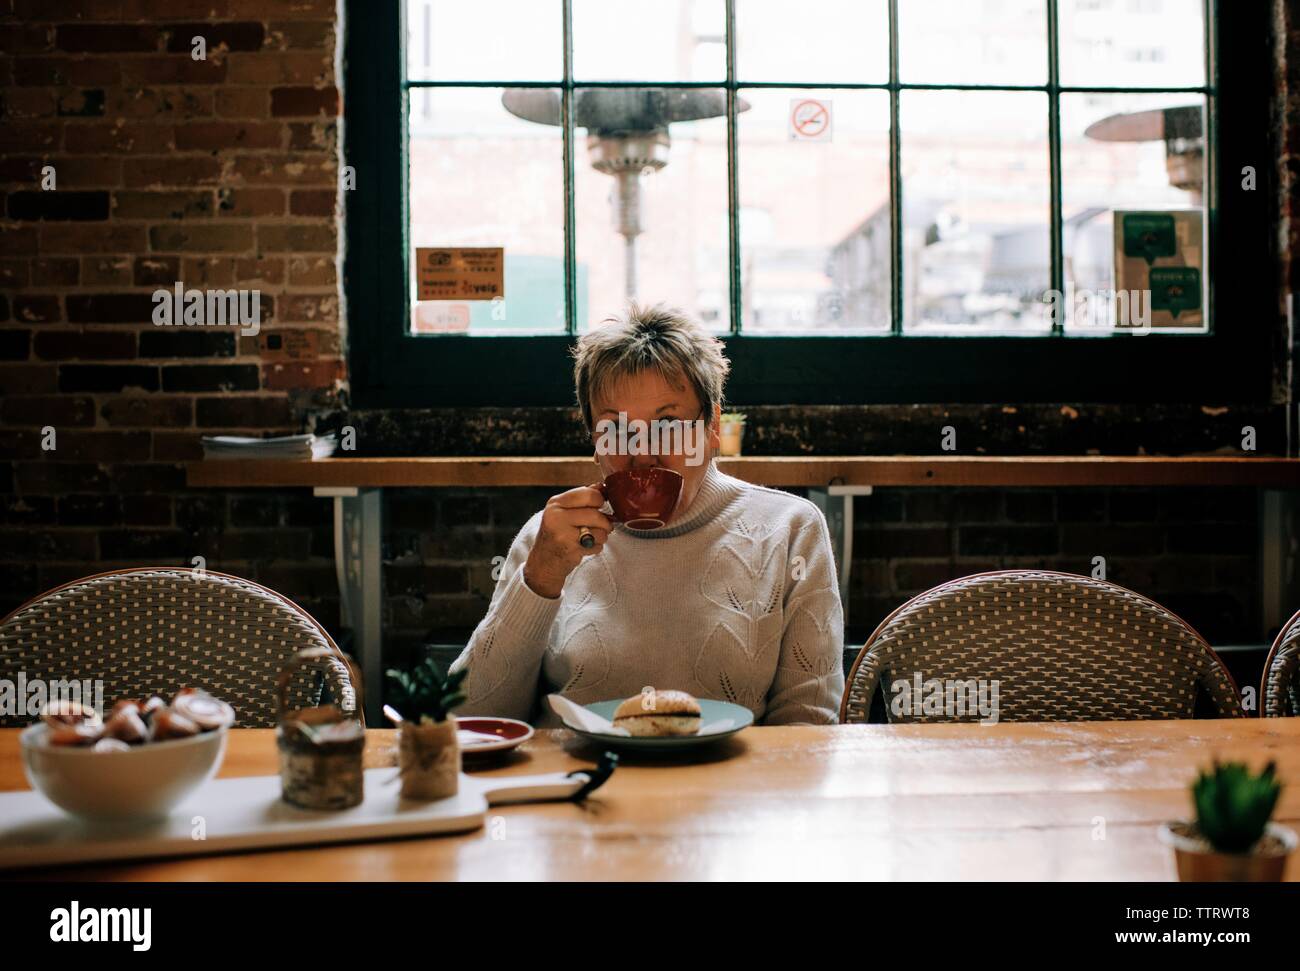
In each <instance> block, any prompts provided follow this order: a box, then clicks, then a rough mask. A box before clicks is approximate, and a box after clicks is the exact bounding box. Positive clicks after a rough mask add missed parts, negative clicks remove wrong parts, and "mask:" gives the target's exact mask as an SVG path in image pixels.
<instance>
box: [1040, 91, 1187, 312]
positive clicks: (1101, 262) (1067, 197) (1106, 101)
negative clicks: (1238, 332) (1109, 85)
mask: <svg viewBox="0 0 1300 971" xmlns="http://www.w3.org/2000/svg"><path fill="white" fill-rule="evenodd" d="M1204 111H1205V100H1204V98H1202V97H1201V96H1200V95H1195V94H1184V95H1177V94H1147V95H1140V94H1139V95H1117V94H1064V95H1062V96H1061V203H1062V210H1061V211H1062V215H1063V216H1064V229H1063V243H1064V250H1065V279H1066V281H1067V283H1071V284H1073V286H1074V287H1075V293H1073V294H1070V295H1069V297H1070V298H1069V299H1067V300H1066V301H1065V307H1066V310H1067V316H1066V324H1065V326H1066V331H1067V332H1069V333H1080V334H1092V335H1096V334H1098V333H1099V331H1098V328H1099V327H1104V328H1106V329H1109V328H1110V327H1111V326H1112V325H1113V322H1114V316H1115V308H1116V306H1117V303H1116V301H1115V300H1114V299H1111V298H1107V299H1096V300H1094V299H1093V297H1094V295H1096V296H1098V297H1101V296H1106V295H1107V294H1109V292H1110V291H1112V290H1114V289H1115V286H1116V280H1115V241H1114V219H1113V213H1114V211H1115V210H1117V209H1120V210H1144V211H1150V210H1160V211H1168V210H1189V209H1190V210H1195V211H1198V212H1200V213H1201V214H1202V215H1201V224H1200V230H1201V232H1200V233H1199V234H1198V235H1199V236H1200V238H1198V239H1196V240H1193V241H1190V242H1192V246H1191V247H1190V248H1187V247H1180V249H1181V250H1183V252H1180V254H1179V255H1178V259H1181V260H1183V261H1184V262H1185V263H1186V264H1187V265H1194V266H1196V267H1197V268H1198V269H1199V270H1200V271H1201V277H1202V279H1204V276H1205V261H1204V232H1205V218H1204V201H1203V200H1204V184H1205V140H1204V137H1203V131H1204V127H1203V125H1204V121H1203V119H1204ZM1183 242H1184V243H1187V242H1189V240H1184V241H1183ZM1161 262H1162V263H1165V262H1168V261H1167V260H1162V261H1161ZM1131 283H1132V281H1125V286H1124V288H1123V289H1124V290H1125V291H1126V293H1127V291H1129V290H1130V289H1133V288H1132V286H1131ZM1098 291H1101V293H1100V294H1099V293H1098ZM1068 293H1069V291H1067V294H1068ZM1138 299H1147V300H1149V299H1150V298H1149V297H1146V296H1145V294H1138ZM1203 306H1204V301H1202V307H1203ZM1069 311H1073V312H1069ZM1079 311H1085V313H1080V312H1079ZM1178 316H1179V317H1181V318H1183V319H1187V320H1195V323H1194V324H1193V325H1192V326H1193V328H1194V329H1197V330H1202V329H1204V321H1205V319H1206V318H1205V316H1204V314H1200V315H1190V316H1187V317H1184V315H1182V314H1181V313H1180V314H1179V315H1178ZM1130 319H1131V320H1136V319H1138V318H1137V316H1136V315H1135V316H1134V317H1133V318H1130ZM1153 319H1154V318H1153ZM1178 329H1183V328H1178ZM1103 333H1104V332H1103Z"/></svg>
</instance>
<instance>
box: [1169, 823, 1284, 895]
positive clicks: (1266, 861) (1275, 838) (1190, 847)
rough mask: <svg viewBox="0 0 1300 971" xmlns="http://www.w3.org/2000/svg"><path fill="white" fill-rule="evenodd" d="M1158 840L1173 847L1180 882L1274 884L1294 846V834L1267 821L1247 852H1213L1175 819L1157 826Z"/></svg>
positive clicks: (1191, 829)
mask: <svg viewBox="0 0 1300 971" xmlns="http://www.w3.org/2000/svg"><path fill="white" fill-rule="evenodd" d="M1160 840H1161V842H1163V843H1165V844H1166V845H1167V846H1172V847H1173V850H1174V861H1175V863H1176V864H1177V867H1178V879H1179V880H1181V881H1183V882H1184V883H1201V882H1215V883H1223V882H1233V883H1276V882H1277V881H1279V880H1281V879H1282V874H1283V872H1284V871H1285V870H1286V861H1287V859H1288V858H1289V857H1290V855H1291V853H1292V852H1293V851H1294V850H1295V848H1296V842H1297V840H1296V834H1295V833H1294V832H1293V831H1292V830H1290V829H1287V828H1286V827H1285V826H1279V825H1278V824H1277V823H1269V824H1268V828H1267V829H1266V830H1265V831H1264V837H1263V839H1261V840H1260V841H1259V843H1258V844H1257V845H1256V846H1255V848H1254V849H1253V850H1252V851H1251V852H1250V853H1216V852H1215V851H1214V850H1213V849H1211V848H1210V845H1209V844H1208V843H1207V842H1205V840H1204V839H1202V838H1201V837H1200V835H1199V834H1198V833H1197V832H1196V827H1195V825H1193V824H1192V823H1188V822H1184V821H1182V820H1177V821H1174V822H1169V823H1165V824H1164V825H1163V826H1161V827H1160Z"/></svg>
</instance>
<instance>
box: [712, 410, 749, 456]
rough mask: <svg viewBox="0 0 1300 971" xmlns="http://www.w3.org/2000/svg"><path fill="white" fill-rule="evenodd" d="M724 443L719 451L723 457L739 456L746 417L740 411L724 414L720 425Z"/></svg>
mask: <svg viewBox="0 0 1300 971" xmlns="http://www.w3.org/2000/svg"><path fill="white" fill-rule="evenodd" d="M720 434H721V436H722V443H721V446H720V448H719V449H718V451H719V453H720V454H722V455H739V454H740V440H741V438H742V437H743V436H744V434H745V416H744V415H743V414H741V413H740V412H738V411H728V412H724V413H723V415H722V420H721V423H720Z"/></svg>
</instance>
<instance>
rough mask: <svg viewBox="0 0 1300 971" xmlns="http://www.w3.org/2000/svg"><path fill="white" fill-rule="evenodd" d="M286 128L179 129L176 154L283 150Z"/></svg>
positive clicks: (212, 124) (226, 124)
mask: <svg viewBox="0 0 1300 971" xmlns="http://www.w3.org/2000/svg"><path fill="white" fill-rule="evenodd" d="M284 144H285V132H284V126H283V125H280V124H277V123H275V122H271V121H262V122H259V121H240V122H235V121H206V122H200V123H195V124H190V125H177V126H176V149H177V151H182V152H186V151H205V152H206V151H214V152H227V151H235V150H238V149H249V148H259V149H260V148H283V147H284Z"/></svg>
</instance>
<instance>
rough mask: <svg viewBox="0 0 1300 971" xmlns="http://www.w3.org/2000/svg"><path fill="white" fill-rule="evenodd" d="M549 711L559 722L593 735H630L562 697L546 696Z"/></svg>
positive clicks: (607, 720)
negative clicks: (549, 704)
mask: <svg viewBox="0 0 1300 971" xmlns="http://www.w3.org/2000/svg"><path fill="white" fill-rule="evenodd" d="M546 700H547V701H549V702H550V703H551V711H553V712H555V713H556V714H557V715H559V716H560V721H562V722H564V723H565V724H566V725H569V726H570V727H576V728H581V729H582V730H583V731H584V732H591V733H592V734H593V735H631V732H629V731H628V730H627V729H626V728H615V727H614V725H613V723H612V722H611V721H609V719H607V718H601V717H600V716H599V715H597V714H596V713H595V712H594V711H592V710H591V709H589V708H584V707H582V705H577V704H574V703H573V702H572V701H570V700H569V699H568V698H566V697H564V696H563V695H547V696H546Z"/></svg>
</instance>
